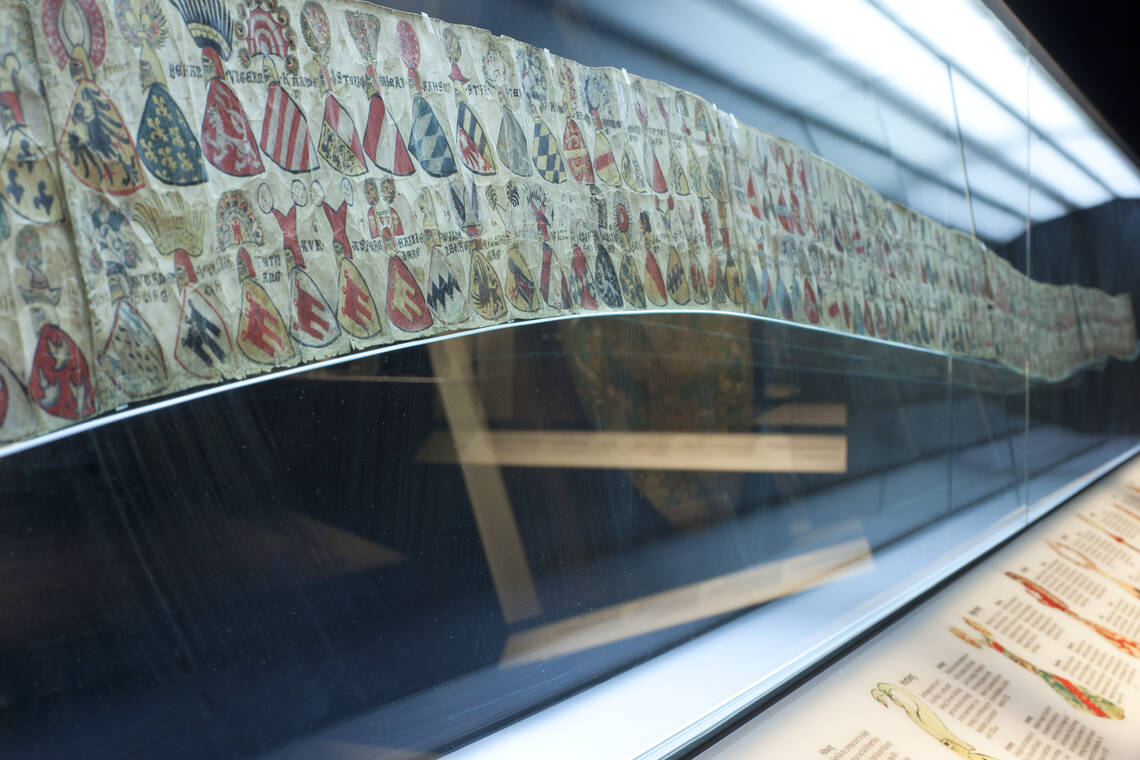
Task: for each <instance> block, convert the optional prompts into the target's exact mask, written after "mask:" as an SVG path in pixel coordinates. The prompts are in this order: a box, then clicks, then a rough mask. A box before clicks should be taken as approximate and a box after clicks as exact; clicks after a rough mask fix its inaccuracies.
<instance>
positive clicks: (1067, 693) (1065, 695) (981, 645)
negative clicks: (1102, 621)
mask: <svg viewBox="0 0 1140 760" xmlns="http://www.w3.org/2000/svg"><path fill="white" fill-rule="evenodd" d="M962 619H963V620H964V621H965V622H966V625H968V626H970V627H971V628H973V629H974V630H975V631H976V633H975V634H969V633H966V632H965V631H963V630H961V629H960V628H955V627H954V626H950V633H952V634H954V635H955V636H957V637H958V638H959V639H961V640H962V641H964V642H966V643H967V644H969V645H970V646H972V647H976V648H978V649H992V650H994V651H995V652H998V653H999V654H1002V655H1005V657H1006V658H1008V659H1009V660H1010V661H1011V662H1013V663H1014V664H1016V665H1017V666H1018V667H1020V668H1023V669H1024V670H1027V671H1029V672H1030V673H1032V674H1033V675H1035V676H1037V677H1038V678H1040V679H1041V680H1042V681H1044V682H1045V683H1046V684H1048V686H1049V688H1051V689H1052V690H1053V691H1055V692H1056V693H1057V694H1058V696H1060V697H1061V698H1062V699H1064V700H1065V702H1066V703H1067V704H1068V705H1069V706H1070V707H1073V708H1075V709H1077V710H1080V711H1081V712H1085V713H1088V714H1089V715H1095V716H1096V717H1098V718H1109V719H1111V720H1123V719H1124V710H1122V709H1121V708H1120V707H1117V706H1116V705H1114V704H1113V703H1112V702H1110V701H1108V700H1107V699H1105V698H1104V697H1102V696H1100V695H1099V694H1094V693H1093V692H1091V691H1089V690H1088V689H1086V688H1084V687H1083V686H1078V685H1077V684H1075V683H1073V682H1072V681H1070V680H1069V679H1067V678H1065V677H1063V676H1059V675H1057V674H1056V673H1050V672H1049V671H1047V670H1042V669H1041V668H1039V667H1037V666H1036V665H1034V664H1033V663H1031V662H1029V661H1028V660H1026V659H1025V658H1024V657H1021V656H1019V655H1016V654H1014V653H1013V652H1011V651H1009V650H1008V649H1006V648H1005V647H1004V646H1003V645H1002V644H1001V643H1000V642H998V641H996V640H995V639H994V635H993V634H992V633H990V632H989V631H988V630H987V629H986V627H985V626H983V625H982V624H981V623H979V622H978V621H976V620H972V619H970V618H962Z"/></svg>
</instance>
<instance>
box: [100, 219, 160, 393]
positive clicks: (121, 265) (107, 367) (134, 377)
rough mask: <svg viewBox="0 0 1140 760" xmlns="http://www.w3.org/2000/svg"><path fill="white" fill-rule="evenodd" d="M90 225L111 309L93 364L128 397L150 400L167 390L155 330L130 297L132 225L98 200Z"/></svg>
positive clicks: (134, 250) (135, 256)
mask: <svg viewBox="0 0 1140 760" xmlns="http://www.w3.org/2000/svg"><path fill="white" fill-rule="evenodd" d="M90 223H91V228H92V237H93V238H94V239H95V242H96V256H97V257H98V261H99V262H100V263H101V266H102V267H104V271H105V274H106V277H107V287H108V289H109V290H110V292H111V304H112V306H113V307H114V310H115V311H114V317H113V318H112V321H111V328H110V330H109V331H108V334H107V340H106V342H105V343H104V344H103V347H102V349H100V351H99V356H98V357H97V359H96V362H97V363H98V365H99V368H100V369H102V370H103V371H104V372H105V373H106V374H107V375H108V377H110V379H111V381H112V382H113V383H114V384H115V386H116V387H117V388H118V389H119V390H121V391H122V392H123V393H125V394H126V395H127V396H129V397H131V398H146V397H147V396H153V395H154V394H156V393H158V392H159V391H161V390H162V389H163V388H164V387H165V386H166V382H167V368H166V359H165V357H164V355H163V351H162V347H161V346H160V345H159V342H158V338H156V337H155V334H154V330H153V329H152V328H151V326H150V325H149V324H148V323H147V321H146V319H144V318H143V315H142V313H141V312H140V311H139V309H138V307H137V306H136V305H135V302H134V299H133V297H132V293H133V289H132V286H131V277H130V274H129V272H128V270H131V269H134V268H136V267H137V266H138V263H139V250H138V246H136V245H135V242H134V239H133V238H132V237H131V235H130V233H129V231H128V225H129V224H130V222H129V220H128V219H127V218H126V217H125V216H124V215H123V214H122V213H121V212H119V211H118V210H117V209H115V208H112V207H111V206H110V205H108V204H107V202H106V201H105V200H104V199H102V198H100V199H99V201H98V204H97V205H96V207H95V209H94V210H93V211H92V212H91V216H90Z"/></svg>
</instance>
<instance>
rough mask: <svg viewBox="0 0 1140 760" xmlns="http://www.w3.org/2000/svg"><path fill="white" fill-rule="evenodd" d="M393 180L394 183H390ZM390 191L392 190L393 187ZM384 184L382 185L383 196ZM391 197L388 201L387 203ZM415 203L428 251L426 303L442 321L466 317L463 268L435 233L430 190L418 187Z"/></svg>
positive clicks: (436, 227)
mask: <svg viewBox="0 0 1140 760" xmlns="http://www.w3.org/2000/svg"><path fill="white" fill-rule="evenodd" d="M393 184H394V183H393ZM391 191H392V192H393V193H394V192H395V188H394V187H393V188H392V189H391ZM387 194H388V188H387V187H385V196H387ZM390 202H391V201H389V203H390ZM416 205H417V206H419V209H420V217H421V218H422V219H423V232H424V247H425V248H426V249H427V251H428V257H429V263H428V277H427V296H426V300H427V305H428V306H429V307H430V308H431V310H432V313H434V314H435V316H436V318H437V319H439V321H440V322H443V323H444V324H455V323H456V322H462V321H463V320H465V319H467V313H468V312H467V298H466V296H465V295H464V293H463V284H462V283H463V279H464V272H463V267H462V265H461V262H460V261H458V260H455V259H457V258H458V257H455V258H452V257H449V256H448V255H447V254H446V253H445V252H444V250H443V238H442V236H441V235H440V233H439V220H438V218H437V217H436V213H435V201H434V199H433V195H432V192H431V190H429V189H427V188H424V189H423V190H421V191H420V195H419V198H418V199H417V201H416Z"/></svg>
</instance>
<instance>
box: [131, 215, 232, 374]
mask: <svg viewBox="0 0 1140 760" xmlns="http://www.w3.org/2000/svg"><path fill="white" fill-rule="evenodd" d="M134 221H135V223H136V224H137V225H138V226H139V227H141V228H142V229H143V230H145V231H146V233H147V235H149V236H150V239H151V241H152V242H153V243H154V247H155V248H156V249H157V250H158V252H159V253H160V254H162V255H163V256H170V257H172V259H173V265H174V280H175V282H176V283H177V284H178V290H179V295H180V296H181V298H180V301H181V308H180V310H179V313H178V332H177V336H176V337H175V340H174V350H173V351H172V353H173V354H174V361H176V362H178V364H179V366H181V367H182V368H183V369H184V370H186V371H187V372H189V373H190V374H191V375H194V376H195V377H200V378H202V379H205V380H218V379H221V378H222V377H223V376H231V377H232V376H233V375H235V374H236V365H235V363H234V357H233V352H234V347H233V341H232V340H231V338H230V331H229V328H228V327H226V323H225V320H223V319H222V315H221V310H220V309H219V308H218V306H217V304H216V303H215V302H214V299H213V298H211V297H210V295H209V294H208V293H207V291H206V290H204V289H203V288H201V287H200V286H199V285H198V277H197V274H196V272H195V271H194V264H193V260H194V259H196V258H197V257H198V256H200V255H201V253H202V240H203V235H202V230H203V229H204V227H205V224H206V219H205V216H204V215H203V214H202V212H201V211H199V210H196V209H195V208H194V207H193V206H191V208H189V209H187V207H186V204H185V203H183V201H182V198H181V197H180V196H178V195H175V194H173V193H172V194H169V195H167V196H166V198H165V199H156V200H155V201H148V202H140V203H138V204H137V205H136V206H135V211H134Z"/></svg>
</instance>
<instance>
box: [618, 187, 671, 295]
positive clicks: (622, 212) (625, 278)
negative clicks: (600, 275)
mask: <svg viewBox="0 0 1140 760" xmlns="http://www.w3.org/2000/svg"><path fill="white" fill-rule="evenodd" d="M630 221H631V220H630V218H629V200H628V199H627V198H626V197H625V196H618V198H617V200H616V201H615V203H614V222H615V224H616V225H617V230H618V234H619V235H620V237H621V243H622V245H621V247H622V254H621V269H620V272H619V274H618V282H619V283H621V292H622V296H624V298H625V300H626V302H627V303H628V304H629V305H630V306H633V307H636V308H638V309H644V308H645V285H644V283H642V281H641V273H640V272H639V271H638V266H637V260H636V259H635V258H634V257H633V254H632V253H630V252H631V251H632V250H633V241H632V239H631V238H632V235H633V233H632V232H631V231H630ZM658 274H660V272H658Z"/></svg>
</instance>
